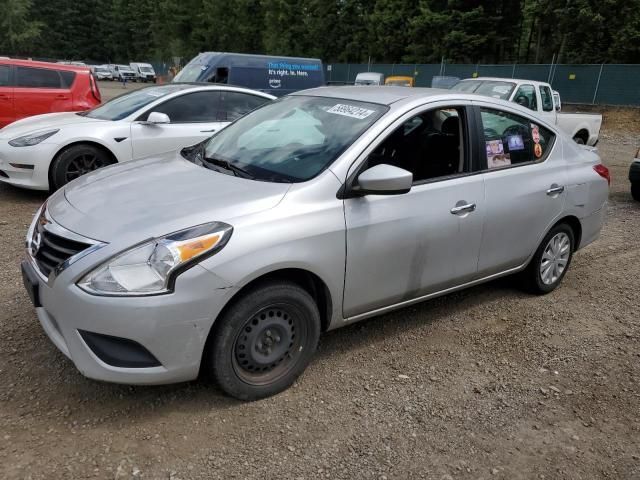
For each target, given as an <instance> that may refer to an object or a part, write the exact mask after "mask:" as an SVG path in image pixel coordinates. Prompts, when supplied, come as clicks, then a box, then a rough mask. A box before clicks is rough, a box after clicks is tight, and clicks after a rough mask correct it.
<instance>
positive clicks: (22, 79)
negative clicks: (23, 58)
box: [16, 67, 63, 88]
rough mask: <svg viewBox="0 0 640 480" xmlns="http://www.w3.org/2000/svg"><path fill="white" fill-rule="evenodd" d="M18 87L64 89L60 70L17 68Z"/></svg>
mask: <svg viewBox="0 0 640 480" xmlns="http://www.w3.org/2000/svg"><path fill="white" fill-rule="evenodd" d="M16 87H23V88H63V87H62V82H61V77H60V74H59V73H58V70H49V69H46V68H32V67H17V68H16Z"/></svg>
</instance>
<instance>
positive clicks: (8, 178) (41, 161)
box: [0, 140, 60, 190]
mask: <svg viewBox="0 0 640 480" xmlns="http://www.w3.org/2000/svg"><path fill="white" fill-rule="evenodd" d="M59 149H60V145H58V144H53V143H46V142H42V143H39V144H38V145H34V146H32V147H12V146H11V145H9V143H8V141H7V140H0V182H4V183H8V184H11V185H15V186H16V187H22V188H29V189H32V190H48V189H49V165H50V164H51V160H52V159H53V157H54V156H55V155H56V153H57V152H58V150H59Z"/></svg>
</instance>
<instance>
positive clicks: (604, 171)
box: [593, 164, 611, 185]
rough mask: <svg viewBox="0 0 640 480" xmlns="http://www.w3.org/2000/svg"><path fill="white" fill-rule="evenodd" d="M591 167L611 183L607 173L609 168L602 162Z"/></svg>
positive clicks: (609, 175)
mask: <svg viewBox="0 0 640 480" xmlns="http://www.w3.org/2000/svg"><path fill="white" fill-rule="evenodd" d="M593 169H594V170H595V171H596V173H597V174H598V175H600V176H601V177H602V178H604V179H605V180H606V181H607V183H608V184H609V185H611V174H610V173H609V169H608V168H607V167H605V166H604V165H602V164H598V165H595V166H594V167H593Z"/></svg>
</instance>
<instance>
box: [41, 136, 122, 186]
mask: <svg viewBox="0 0 640 480" xmlns="http://www.w3.org/2000/svg"><path fill="white" fill-rule="evenodd" d="M112 163H113V161H112V159H111V156H110V155H109V154H108V153H107V152H105V151H104V150H102V149H101V148H98V147H94V146H93V145H86V144H78V145H72V146H70V147H68V148H65V149H64V150H62V151H61V152H60V153H59V154H58V155H57V156H56V158H54V160H53V163H52V165H51V189H52V190H57V189H59V188H62V187H63V186H64V185H66V184H67V183H69V182H70V181H71V180H75V179H76V178H78V177H80V176H82V175H84V174H85V173H89V172H91V171H93V170H97V169H98V168H101V167H106V166H107V165H110V164H112Z"/></svg>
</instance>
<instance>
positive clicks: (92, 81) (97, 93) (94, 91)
mask: <svg viewBox="0 0 640 480" xmlns="http://www.w3.org/2000/svg"><path fill="white" fill-rule="evenodd" d="M89 83H90V84H91V95H93V98H95V99H96V100H97V101H98V102H102V95H100V89H99V88H98V83H97V82H96V79H95V77H94V76H93V74H92V73H91V74H89Z"/></svg>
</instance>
